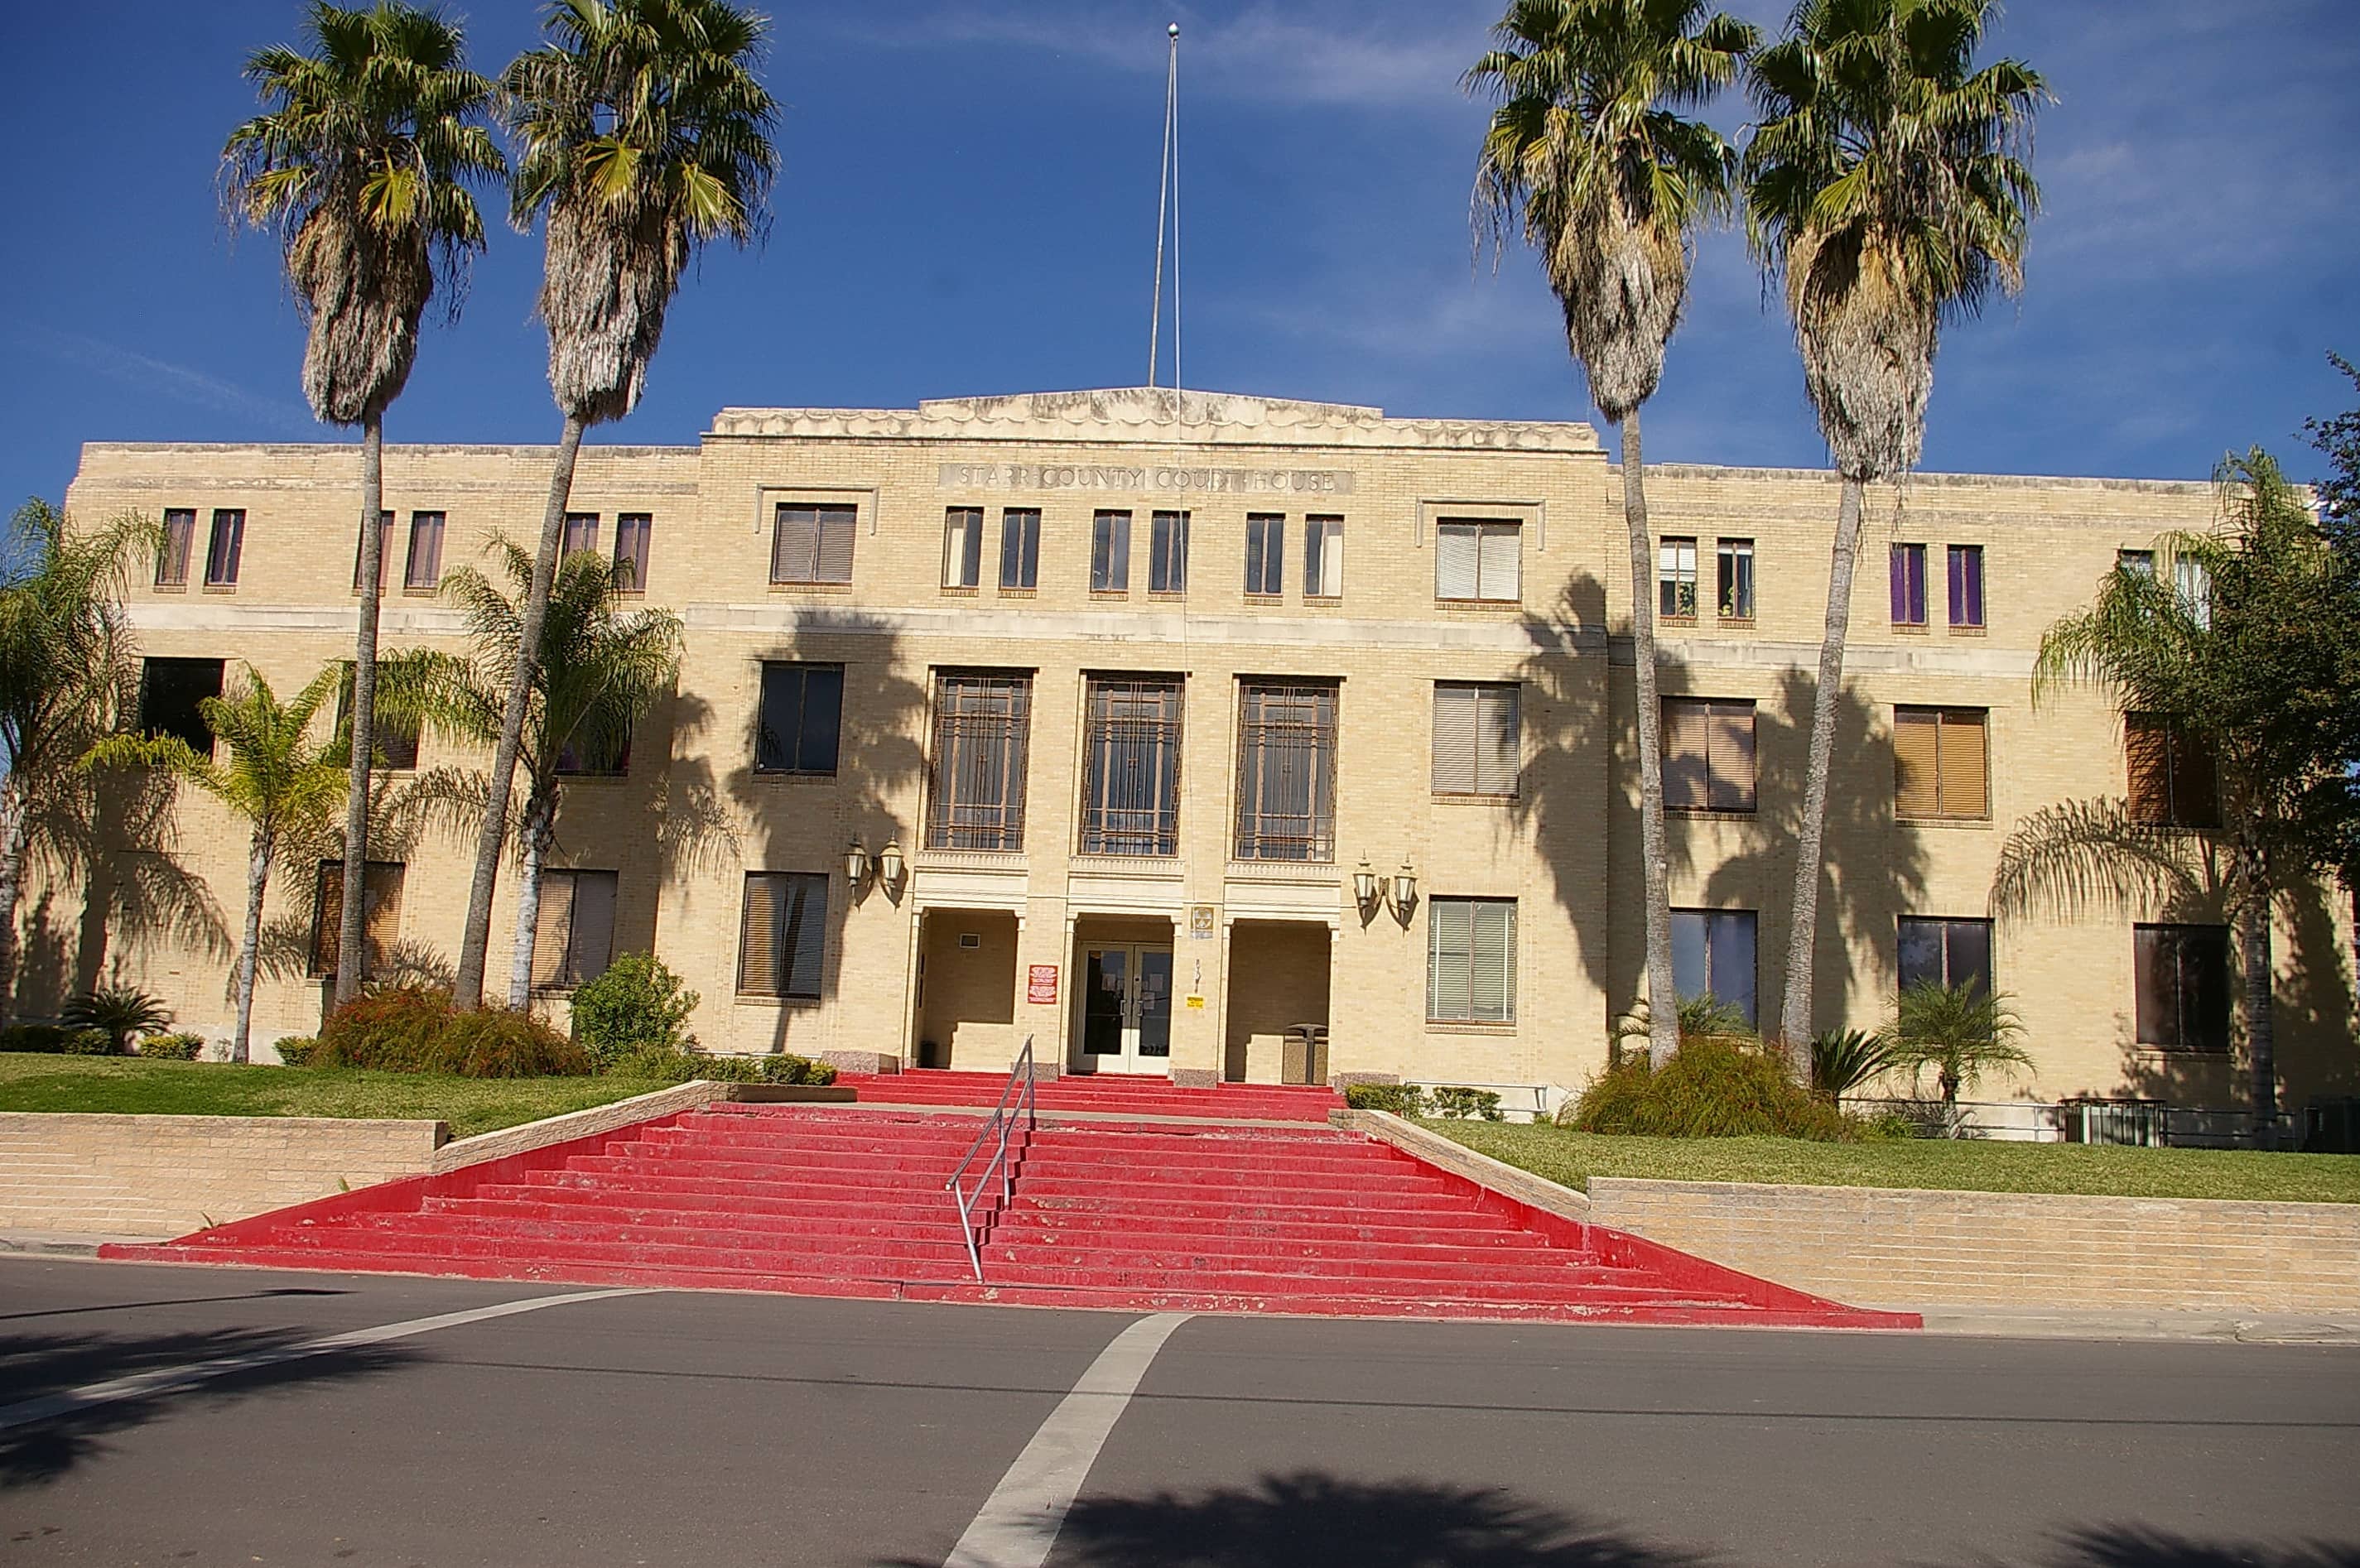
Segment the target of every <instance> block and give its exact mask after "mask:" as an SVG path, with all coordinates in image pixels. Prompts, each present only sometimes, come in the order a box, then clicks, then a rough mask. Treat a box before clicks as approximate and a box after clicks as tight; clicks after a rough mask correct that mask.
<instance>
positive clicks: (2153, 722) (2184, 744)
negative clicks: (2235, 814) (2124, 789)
mask: <svg viewBox="0 0 2360 1568" xmlns="http://www.w3.org/2000/svg"><path fill="white" fill-rule="evenodd" d="M2123 752H2124V759H2125V764H2126V765H2127V769H2128V772H2129V775H2130V802H2131V818H2132V820H2133V821H2135V822H2149V823H2152V824H2154V825H2155V826H2157V827H2171V828H2217V827H2219V826H2220V825H2221V786H2220V781H2219V779H2218V778H2217V777H2216V776H2215V774H2214V772H2213V768H2212V751H2211V749H2210V748H2209V747H2207V746H2205V745H2204V744H2203V743H2202V741H2200V740H2198V739H2197V738H2196V737H2195V736H2194V735H2190V734H2188V733H2187V732H2186V731H2184V730H2182V729H2181V728H2180V726H2179V725H2177V724H2173V723H2172V722H2171V721H2170V720H2169V719H2163V718H2158V717H2156V716H2155V715H2153V714H2151V713H2126V714H2125V715H2124V716H2123Z"/></svg>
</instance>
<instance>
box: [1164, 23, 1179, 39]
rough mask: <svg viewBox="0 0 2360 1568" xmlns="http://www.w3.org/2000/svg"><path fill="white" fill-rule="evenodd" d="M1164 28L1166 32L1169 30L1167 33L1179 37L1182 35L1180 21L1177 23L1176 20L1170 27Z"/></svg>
mask: <svg viewBox="0 0 2360 1568" xmlns="http://www.w3.org/2000/svg"><path fill="white" fill-rule="evenodd" d="M1164 31H1165V32H1167V33H1169V34H1171V35H1172V36H1173V37H1174V38H1178V37H1179V36H1180V24H1179V23H1177V22H1175V23H1173V24H1172V25H1171V26H1170V27H1166V28H1164Z"/></svg>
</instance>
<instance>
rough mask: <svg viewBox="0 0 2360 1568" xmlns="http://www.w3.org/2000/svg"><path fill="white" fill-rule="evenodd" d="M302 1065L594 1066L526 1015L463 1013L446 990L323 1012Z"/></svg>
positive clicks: (499, 1073) (361, 1000) (559, 1072)
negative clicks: (325, 1018)
mask: <svg viewBox="0 0 2360 1568" xmlns="http://www.w3.org/2000/svg"><path fill="white" fill-rule="evenodd" d="M305 1064H306V1065H307V1066H312V1067H371V1068H376V1069H378V1070H379V1071H382V1072H388V1073H456V1074H458V1075H459V1076H460V1077H463V1078H545V1077H558V1076H576V1075H580V1074H584V1073H591V1072H593V1071H595V1068H594V1067H593V1065H592V1063H591V1061H590V1056H589V1053H588V1052H587V1051H584V1050H583V1049H582V1048H581V1047H580V1046H579V1045H576V1044H575V1043H574V1041H572V1040H568V1039H566V1038H565V1037H564V1036H563V1035H562V1034H560V1033H558V1032H557V1031H556V1030H555V1029H552V1028H550V1027H549V1025H548V1024H546V1023H544V1022H543V1021H541V1019H540V1018H535V1017H533V1016H532V1015H531V1014H530V1013H514V1012H509V1011H508V1009H506V1008H505V1007H485V1008H483V1009H481V1010H480V1011H477V1012H473V1013H463V1012H460V1011H459V1010H458V1009H457V1008H456V1007H453V1006H452V1004H451V997H450V995H449V993H447V992H443V991H433V990H426V989H423V988H405V989H399V990H390V991H378V992H374V993H365V994H363V995H361V996H355V997H354V998H353V999H352V1000H351V1001H349V1002H346V1003H345V1004H344V1006H343V1007H338V1008H337V1009H336V1010H335V1011H334V1012H333V1013H331V1014H329V1015H328V1021H327V1022H326V1023H324V1024H322V1026H321V1027H320V1042H319V1045H318V1048H317V1049H316V1050H314V1051H311V1052H309V1053H308V1055H307V1057H306V1062H305Z"/></svg>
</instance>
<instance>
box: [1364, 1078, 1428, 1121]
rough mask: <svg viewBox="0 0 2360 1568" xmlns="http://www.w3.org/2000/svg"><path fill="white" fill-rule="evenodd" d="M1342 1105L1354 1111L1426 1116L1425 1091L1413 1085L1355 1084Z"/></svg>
mask: <svg viewBox="0 0 2360 1568" xmlns="http://www.w3.org/2000/svg"><path fill="white" fill-rule="evenodd" d="M1344 1103H1345V1104H1346V1105H1349V1106H1351V1107H1352V1109H1354V1110H1356V1111H1391V1112H1392V1113H1393V1115H1395V1116H1424V1115H1426V1091H1425V1090H1423V1089H1421V1088H1419V1087H1418V1086H1417V1085H1416V1084H1415V1083H1355V1084H1353V1085H1352V1086H1351V1087H1350V1088H1349V1089H1347V1090H1345V1091H1344Z"/></svg>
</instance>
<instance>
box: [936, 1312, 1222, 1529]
mask: <svg viewBox="0 0 2360 1568" xmlns="http://www.w3.org/2000/svg"><path fill="white" fill-rule="evenodd" d="M1194 1315H1195V1314H1193V1313H1190V1312H1158V1313H1156V1314H1155V1315H1154V1316H1153V1317H1145V1318H1142V1319H1140V1320H1139V1321H1138V1322H1137V1323H1133V1324H1131V1326H1130V1327H1129V1328H1127V1329H1124V1330H1123V1331H1122V1332H1121V1333H1120V1334H1117V1335H1115V1336H1114V1343H1113V1344H1111V1345H1108V1346H1107V1347H1106V1348H1105V1349H1104V1350H1101V1351H1099V1352H1098V1359H1097V1360H1096V1361H1093V1362H1091V1363H1090V1369H1089V1370H1088V1371H1087V1372H1085V1373H1083V1374H1082V1380H1081V1381H1080V1382H1078V1383H1076V1384H1075V1385H1074V1391H1073V1392H1072V1393H1070V1394H1067V1395H1066V1396H1065V1400H1064V1402H1062V1403H1061V1404H1059V1405H1058V1406H1057V1408H1056V1409H1055V1410H1052V1411H1051V1412H1049V1419H1048V1420H1047V1421H1043V1422H1042V1423H1041V1430H1040V1431H1038V1432H1034V1433H1033V1434H1032V1442H1030V1443H1026V1444H1025V1445H1024V1452H1023V1453H1022V1454H1018V1455H1017V1456H1016V1463H1015V1464H1013V1465H1010V1466H1009V1467H1008V1474H1007V1475H1002V1476H1001V1477H1000V1485H999V1486H995V1487H994V1488H992V1493H991V1496H990V1497H988V1498H986V1499H985V1500H984V1505H983V1511H982V1512H980V1513H978V1514H977V1515H976V1516H975V1522H974V1523H972V1524H970V1525H968V1526H967V1533H966V1534H965V1535H962V1536H960V1537H959V1540H958V1544H957V1545H956V1546H954V1547H952V1548H951V1554H950V1556H949V1557H947V1558H945V1560H944V1563H943V1568H1041V1564H1042V1563H1043V1561H1044V1560H1046V1559H1047V1557H1048V1555H1049V1548H1050V1547H1052V1546H1054V1545H1055V1544H1056V1541H1057V1531H1058V1530H1061V1529H1063V1528H1064V1526H1065V1514H1066V1511H1067V1510H1068V1509H1070V1508H1072V1507H1073V1506H1074V1498H1075V1497H1076V1496H1078V1495H1079V1494H1080V1492H1081V1489H1082V1483H1083V1481H1084V1480H1086V1479H1087V1478H1088V1476H1089V1473H1090V1466H1091V1465H1094V1464H1096V1463H1097V1462H1098V1450H1099V1449H1101V1448H1103V1447H1105V1446H1106V1440H1107V1434H1108V1433H1109V1432H1112V1431H1113V1430H1114V1423H1115V1421H1117V1419H1119V1418H1120V1416H1121V1414H1122V1412H1123V1407H1125V1406H1126V1405H1128V1404H1130V1403H1131V1395H1133V1394H1134V1393H1136V1392H1138V1391H1139V1380H1140V1379H1141V1378H1142V1377H1146V1376H1147V1368H1148V1367H1149V1366H1150V1365H1151V1364H1152V1363H1153V1361H1154V1360H1155V1354H1156V1352H1158V1351H1160V1350H1162V1349H1163V1348H1164V1341H1165V1340H1167V1339H1169V1338H1171V1337H1172V1331H1173V1330H1174V1329H1175V1328H1178V1327H1179V1326H1180V1325H1181V1324H1182V1323H1186V1322H1187V1321H1188V1320H1189V1318H1190V1317H1192V1316H1194Z"/></svg>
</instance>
